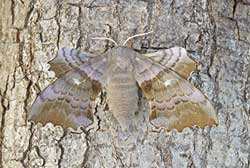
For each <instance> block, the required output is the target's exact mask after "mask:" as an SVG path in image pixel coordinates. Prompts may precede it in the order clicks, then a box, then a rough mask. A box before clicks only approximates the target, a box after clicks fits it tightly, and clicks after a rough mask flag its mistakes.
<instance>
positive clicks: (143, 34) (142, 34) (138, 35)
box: [122, 31, 153, 46]
mask: <svg viewBox="0 0 250 168" xmlns="http://www.w3.org/2000/svg"><path fill="white" fill-rule="evenodd" d="M151 33H153V31H150V32H147V33H141V34H136V35H134V36H131V37H129V38H128V39H127V40H126V41H125V42H124V43H123V44H122V45H123V46H125V44H126V43H127V42H128V41H129V40H131V39H133V38H136V37H140V36H146V35H148V34H151Z"/></svg>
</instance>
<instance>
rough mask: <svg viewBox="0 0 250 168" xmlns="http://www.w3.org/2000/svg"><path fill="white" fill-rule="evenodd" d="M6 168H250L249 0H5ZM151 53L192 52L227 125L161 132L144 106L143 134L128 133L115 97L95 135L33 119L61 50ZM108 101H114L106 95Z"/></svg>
mask: <svg viewBox="0 0 250 168" xmlns="http://www.w3.org/2000/svg"><path fill="white" fill-rule="evenodd" d="M0 14H1V15H0V21H1V22H0V40H1V41H0V51H1V52H0V58H1V59H0V71H1V73H0V75H1V76H0V79H1V80H0V95H1V105H0V114H1V115H0V121H1V123H0V128H1V129H0V131H1V132H0V138H1V141H0V144H1V148H0V150H1V152H0V158H1V159H0V167H1V168H19V167H20V168H21V167H61V168H62V167H65V168H69V167H143V168H144V167H149V168H151V167H175V168H181V167H202V168H203V167H220V168H222V167H237V168H238V167H243V168H249V167H250V29H249V27H250V1H249V0H213V1H210V0H200V1H199V0H188V1H178V0H172V1H170V0H156V1H153V0H152V1H150V0H145V1H133V0H130V1H129V0H127V1H125V0H116V1H112V0H102V1H101V0H100V1H95V0H93V1H88V0H86V1H84V0H76V1H70V0H64V1H63V0H43V1H39V0H11V1H10V0H1V3H0ZM150 30H153V31H154V34H153V35H148V36H146V37H143V38H137V39H135V40H134V41H133V44H132V47H133V48H135V49H137V50H138V52H146V51H153V50H159V49H164V48H170V47H173V46H182V47H184V48H186V49H187V50H188V53H189V54H190V55H191V57H193V58H194V59H195V60H198V61H199V62H201V64H202V70H201V71H200V72H199V73H198V72H197V73H194V74H193V75H192V78H191V82H192V83H194V84H195V86H197V87H198V88H200V89H201V90H202V92H203V93H204V94H205V95H207V97H208V98H209V99H210V101H211V102H212V104H213V105H214V107H215V108H216V110H217V114H218V118H219V125H218V126H214V127H206V128H204V129H201V128H197V127H193V128H191V129H190V128H186V129H184V130H183V131H182V132H177V131H176V130H173V131H171V132H166V131H164V130H157V129H156V128H154V127H153V126H152V125H150V123H149V121H148V104H147V102H146V101H145V98H144V97H141V99H140V103H141V104H140V112H139V113H138V115H137V116H136V121H138V122H137V127H136V128H137V129H136V130H135V131H133V132H121V131H120V130H119V129H118V126H117V123H116V121H115V119H114V117H113V116H112V114H111V113H110V112H108V111H107V110H105V99H103V100H102V99H101V98H100V100H97V108H96V109H97V110H96V111H95V115H94V116H95V118H94V124H93V125H91V126H90V127H88V128H86V129H79V130H77V131H75V130H67V131H63V129H62V128H61V127H59V126H54V125H52V124H47V125H45V126H42V125H40V124H32V123H30V122H27V113H28V112H29V109H30V106H31V104H32V102H33V101H34V99H35V97H36V96H37V94H38V93H39V92H40V91H41V90H42V89H44V88H45V87H46V86H47V85H49V83H51V82H52V81H53V80H54V79H55V77H54V73H53V72H52V71H49V70H48V68H49V65H48V64H47V62H48V61H49V60H51V59H52V58H53V57H54V56H55V54H56V52H57V50H58V49H59V48H60V47H64V46H66V47H72V48H78V49H80V50H83V51H89V52H95V53H102V52H104V51H105V50H106V49H107V48H109V47H111V45H112V44H111V43H108V42H107V41H98V40H91V38H92V37H110V38H113V39H115V40H116V41H118V42H119V43H121V42H123V41H124V40H125V39H126V38H127V37H129V36H132V35H134V34H138V33H142V32H148V31H150ZM102 97H104V96H102Z"/></svg>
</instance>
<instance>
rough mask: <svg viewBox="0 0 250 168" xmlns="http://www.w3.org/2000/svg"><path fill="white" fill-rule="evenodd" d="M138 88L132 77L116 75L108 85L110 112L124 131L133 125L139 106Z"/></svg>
mask: <svg viewBox="0 0 250 168" xmlns="http://www.w3.org/2000/svg"><path fill="white" fill-rule="evenodd" d="M137 91H138V87H137V85H136V81H135V80H134V79H133V77H132V75H129V74H127V75H123V76H122V77H121V76H119V75H114V76H113V78H111V79H110V81H109V83H108V84H107V102H108V105H109V109H110V111H111V112H112V113H113V115H114V117H115V118H116V119H117V121H118V122H119V124H120V125H121V127H122V128H123V129H127V128H128V127H129V125H131V124H132V123H131V120H132V119H133V116H134V114H135V112H136V111H137V106H138V94H137Z"/></svg>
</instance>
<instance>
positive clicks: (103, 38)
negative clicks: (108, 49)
mask: <svg viewBox="0 0 250 168" xmlns="http://www.w3.org/2000/svg"><path fill="white" fill-rule="evenodd" d="M91 39H93V40H108V41H111V42H113V43H114V44H115V45H116V46H118V44H117V42H116V41H115V40H113V39H111V38H107V37H93V38H91Z"/></svg>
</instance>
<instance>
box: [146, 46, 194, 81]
mask: <svg viewBox="0 0 250 168" xmlns="http://www.w3.org/2000/svg"><path fill="white" fill-rule="evenodd" d="M143 55H144V56H146V57H149V58H151V59H153V60H154V61H156V62H158V63H160V64H161V65H163V66H166V67H167V68H170V69H171V70H173V71H175V72H176V73H178V74H179V75H180V76H182V77H183V78H185V79H188V77H189V76H190V74H191V73H192V72H193V71H195V69H196V65H197V62H195V61H194V60H193V59H192V58H190V57H188V55H187V51H186V49H185V48H182V47H173V48H170V49H166V50H161V51H157V52H153V53H147V54H143Z"/></svg>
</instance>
